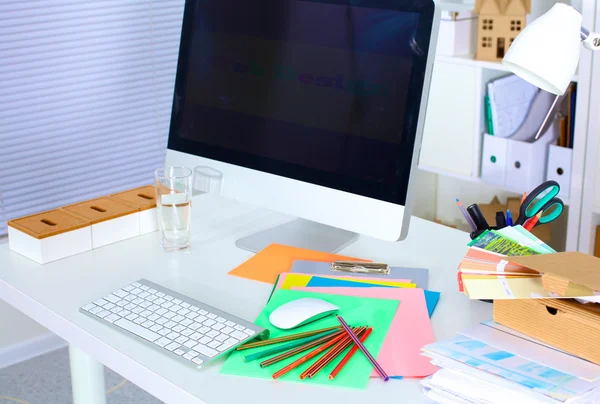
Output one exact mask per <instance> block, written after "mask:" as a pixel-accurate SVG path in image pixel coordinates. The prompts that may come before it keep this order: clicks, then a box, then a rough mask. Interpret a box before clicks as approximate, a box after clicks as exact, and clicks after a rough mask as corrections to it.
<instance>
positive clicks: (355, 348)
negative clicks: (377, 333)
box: [329, 328, 373, 380]
mask: <svg viewBox="0 0 600 404" xmlns="http://www.w3.org/2000/svg"><path fill="white" fill-rule="evenodd" d="M371 331H373V329H372V328H369V329H368V330H367V331H365V333H364V334H363V335H362V336H361V337H360V342H365V340H366V339H367V338H368V337H369V335H370V334H371ZM356 351H358V346H357V345H356V344H354V346H353V347H352V349H350V351H348V353H347V354H346V355H345V356H344V357H343V358H342V360H341V361H340V363H338V364H337V366H336V367H335V368H334V369H333V370H332V371H331V373H330V374H329V380H333V379H335V377H336V376H337V374H338V373H340V371H341V370H342V368H343V367H344V366H346V363H348V361H349V360H350V358H352V355H354V354H355V353H356Z"/></svg>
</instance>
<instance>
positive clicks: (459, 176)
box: [419, 165, 600, 214]
mask: <svg viewBox="0 0 600 404" xmlns="http://www.w3.org/2000/svg"><path fill="white" fill-rule="evenodd" d="M419 170H422V171H426V172H429V173H433V174H438V175H443V176H446V177H450V178H455V179H458V180H461V181H465V182H471V183H473V184H481V185H486V186H488V187H492V188H497V189H499V190H502V191H506V192H513V193H515V194H519V195H523V192H529V191H530V190H524V189H517V188H514V187H507V186H505V185H498V184H492V183H490V182H487V181H484V180H482V179H481V178H480V177H473V176H470V175H464V174H457V173H453V172H451V171H445V170H440V169H438V168H435V167H428V166H423V165H419ZM561 199H562V201H563V203H564V204H565V205H569V200H568V199H566V198H561ZM596 212H597V213H598V214H600V208H598V209H597V210H596Z"/></svg>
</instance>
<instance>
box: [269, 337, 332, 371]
mask: <svg viewBox="0 0 600 404" xmlns="http://www.w3.org/2000/svg"><path fill="white" fill-rule="evenodd" d="M340 335H344V331H343V330H341V331H336V332H335V333H334V334H331V335H327V336H325V337H321V338H319V339H318V340H316V341H313V342H309V343H308V344H306V345H302V346H299V347H298V348H294V349H292V350H290V351H287V352H284V353H282V354H281V355H277V356H274V357H272V358H271V359H267V360H266V361H263V362H261V363H260V367H261V368H265V367H267V366H270V365H272V364H274V363H277V362H280V361H282V360H284V359H287V358H289V357H292V356H294V355H296V354H298V353H300V352H304V351H307V350H309V349H311V348H314V347H316V346H319V345H321V344H324V343H326V342H329V341H331V340H332V339H334V338H337V337H338V336H340Z"/></svg>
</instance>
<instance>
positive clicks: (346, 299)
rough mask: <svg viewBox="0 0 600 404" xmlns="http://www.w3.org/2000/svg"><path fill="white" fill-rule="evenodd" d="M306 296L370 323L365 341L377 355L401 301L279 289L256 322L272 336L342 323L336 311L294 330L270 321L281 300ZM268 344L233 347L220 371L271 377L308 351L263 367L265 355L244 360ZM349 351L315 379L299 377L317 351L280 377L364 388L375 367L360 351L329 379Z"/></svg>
mask: <svg viewBox="0 0 600 404" xmlns="http://www.w3.org/2000/svg"><path fill="white" fill-rule="evenodd" d="M303 297H312V298H319V299H323V300H326V301H328V302H330V303H333V304H335V305H336V306H338V307H339V308H340V311H339V314H340V315H341V316H342V317H343V318H344V320H346V322H347V323H348V324H349V325H350V326H359V325H368V326H370V327H372V328H373V331H372V333H371V335H370V336H369V338H367V340H366V341H365V347H366V348H367V349H368V350H369V352H370V353H371V354H372V355H373V356H374V357H375V358H376V357H377V355H378V354H379V350H380V349H381V346H382V344H383V340H384V339H385V336H386V335H387V333H388V329H389V328H390V325H391V323H392V319H393V318H394V315H395V314H396V310H397V309H398V304H399V301H398V300H387V299H370V298H362V297H354V296H341V295H328V294H324V293H312V292H304V291H299V290H283V289H278V290H276V291H275V292H274V293H273V296H272V297H271V300H270V301H269V303H267V306H266V307H265V308H264V310H263V311H262V312H261V313H260V315H259V316H258V318H257V319H256V321H255V323H256V324H258V325H260V326H262V327H265V328H268V329H269V330H270V331H271V338H277V337H281V336H283V335H289V334H297V333H299V332H305V331H311V330H316V329H319V328H325V327H331V326H335V325H339V322H338V321H337V319H336V318H335V316H334V315H332V316H328V317H325V318H323V319H321V320H318V321H315V322H313V323H310V324H307V325H305V326H302V327H299V328H296V329H293V330H280V329H278V328H275V327H273V326H272V325H271V323H269V315H270V314H271V313H272V312H273V310H275V309H276V308H278V307H279V306H281V305H282V304H285V303H288V302H290V301H292V300H296V299H300V298H303ZM273 346H276V345H273ZM268 348H269V347H259V348H254V349H248V350H244V351H234V352H233V353H232V354H231V355H230V356H229V358H228V359H227V360H226V361H225V364H224V365H223V367H222V368H221V373H224V374H231V375H237V376H246V377H255V378H260V379H268V380H272V379H273V378H272V376H273V373H275V372H277V371H278V370H280V369H282V368H283V367H285V366H286V365H288V364H289V363H291V362H293V361H294V360H296V359H298V358H299V357H301V356H302V355H305V354H307V353H308V352H309V351H305V352H303V353H300V354H298V355H296V356H294V357H292V358H288V359H286V360H283V361H281V362H278V363H276V364H274V365H271V366H267V367H266V368H261V367H260V362H262V361H264V360H267V359H270V358H263V359H261V360H256V361H253V362H248V363H246V362H244V360H243V359H242V358H243V356H245V355H248V354H252V353H255V352H259V351H261V350H264V349H268ZM347 351H348V349H347V350H346V351H344V353H342V355H340V356H338V357H337V358H336V359H335V360H334V361H333V362H332V363H330V364H329V365H327V366H326V367H325V368H324V369H323V370H321V372H319V374H317V376H316V377H314V378H312V379H304V380H300V374H301V373H302V372H304V371H305V370H306V369H308V367H309V366H310V365H312V364H313V363H314V362H315V361H316V360H317V359H318V358H320V357H321V355H317V356H316V357H315V358H313V359H311V360H310V361H308V362H306V363H304V364H302V365H300V366H299V367H297V368H296V369H294V370H292V371H291V372H289V373H287V374H286V375H284V376H282V377H280V378H279V379H277V380H280V381H290V382H298V383H305V384H323V385H327V386H337V387H350V388H357V389H365V388H366V387H367V383H368V382H369V378H370V375H371V371H372V370H373V367H372V365H371V363H370V362H369V361H368V360H367V358H366V357H365V356H364V355H363V354H362V353H361V352H360V351H359V352H356V353H355V354H354V356H353V357H352V359H351V360H350V361H349V362H348V363H347V364H346V366H345V367H344V369H343V370H342V371H341V372H340V373H339V374H338V375H337V376H336V378H335V379H334V380H329V379H328V376H329V373H331V371H332V370H333V368H334V367H335V366H336V365H337V363H338V362H339V361H340V360H341V358H342V357H343V355H345V353H346V352H347Z"/></svg>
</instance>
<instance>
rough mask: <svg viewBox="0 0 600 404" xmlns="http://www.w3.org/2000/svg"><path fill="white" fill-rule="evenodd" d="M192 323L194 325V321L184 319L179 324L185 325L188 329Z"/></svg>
mask: <svg viewBox="0 0 600 404" xmlns="http://www.w3.org/2000/svg"><path fill="white" fill-rule="evenodd" d="M192 323H193V321H192V320H190V319H189V318H184V319H183V320H181V321H180V322H179V324H181V325H183V326H186V327H187V326H188V325H190V324H192Z"/></svg>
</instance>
